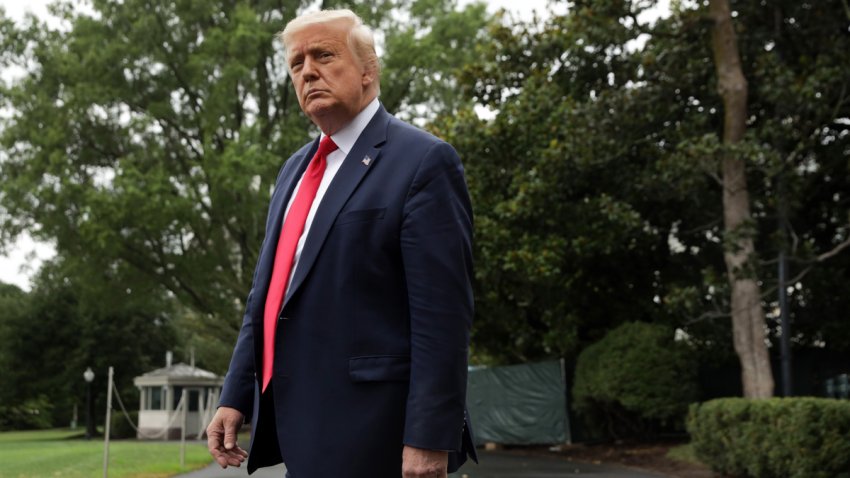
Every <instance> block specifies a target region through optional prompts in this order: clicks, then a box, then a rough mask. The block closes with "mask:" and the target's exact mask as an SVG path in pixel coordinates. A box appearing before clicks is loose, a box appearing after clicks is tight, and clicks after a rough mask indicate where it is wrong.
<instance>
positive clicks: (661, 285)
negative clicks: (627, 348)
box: [433, 0, 850, 363]
mask: <svg viewBox="0 0 850 478" xmlns="http://www.w3.org/2000/svg"><path fill="white" fill-rule="evenodd" d="M652 3H653V2H646V1H628V0H615V1H609V0H582V1H574V2H569V7H570V8H569V9H568V10H567V13H566V15H564V16H560V17H553V18H551V19H548V20H546V21H537V22H530V23H521V22H514V23H508V22H505V24H502V25H495V26H491V28H490V34H489V36H490V38H491V42H490V43H489V44H487V45H485V46H484V47H483V48H482V51H481V53H480V55H479V56H480V59H479V60H478V61H477V62H475V63H472V64H470V65H466V67H465V68H464V69H463V71H462V75H461V86H462V87H463V88H464V90H465V91H466V94H468V95H470V96H472V98H473V99H474V100H475V101H476V102H479V103H481V104H483V105H485V106H487V107H489V108H490V109H491V112H492V115H491V116H492V117H491V118H488V119H482V118H480V117H479V116H478V115H477V114H476V113H475V112H473V111H472V110H462V111H460V112H459V113H457V114H452V115H450V116H445V117H441V118H439V119H438V120H437V122H436V123H435V124H434V125H433V128H434V130H435V131H437V133H438V134H440V135H442V136H445V137H447V138H448V139H449V141H450V142H452V143H453V144H454V145H455V146H456V147H457V148H458V150H459V151H460V153H461V156H462V158H463V160H464V164H465V166H466V168H467V173H468V178H469V186H470V192H471V194H472V198H473V205H474V207H475V209H476V211H475V212H476V259H477V262H476V281H477V283H476V287H477V289H476V307H477V315H476V321H475V325H474V327H475V329H474V336H473V344H474V347H475V349H474V352H475V354H474V356H473V359H474V360H479V361H490V362H502V363H511V362H516V361H527V360H534V359H542V358H546V357H558V356H563V357H567V358H568V359H569V358H574V357H575V356H576V355H577V354H578V352H579V351H580V350H581V349H582V348H583V347H585V346H586V345H587V344H589V343H592V342H593V341H595V340H598V339H599V338H600V337H602V335H604V334H605V332H606V331H607V330H610V329H612V328H613V327H616V326H617V325H618V324H619V323H620V322H622V321H625V320H640V321H645V322H659V323H663V324H668V325H672V326H675V327H678V328H681V329H683V330H684V331H686V332H687V333H688V334H689V336H690V337H691V342H692V343H693V344H695V345H697V346H698V347H699V348H700V349H702V350H703V351H704V352H705V356H706V357H710V356H714V355H721V356H725V355H728V354H729V353H733V351H732V347H731V341H730V340H729V337H730V334H729V333H728V329H729V325H728V316H729V310H730V304H729V288H728V287H727V286H726V282H727V280H728V279H727V277H726V272H725V266H724V264H723V260H722V259H723V252H724V249H723V247H724V246H723V245H724V243H725V242H728V238H725V237H723V233H722V224H723V222H722V221H723V215H722V207H721V205H722V189H721V187H720V182H719V171H720V167H719V166H720V164H719V158H720V157H721V155H722V153H723V152H724V150H723V148H722V145H721V142H720V140H719V133H720V132H721V131H722V115H723V110H722V105H721V101H720V97H719V95H718V93H717V91H716V80H715V72H714V65H713V62H712V55H711V51H710V42H709V38H710V32H709V26H710V22H709V21H707V18H706V14H707V7H706V6H705V5H704V4H696V3H693V2H690V3H685V2H681V3H678V4H674V5H673V8H672V9H673V11H672V14H671V16H670V17H669V18H666V19H661V20H658V21H656V22H655V23H653V24H647V23H639V22H638V21H637V17H638V15H639V13H640V12H641V10H642V9H644V8H647V7H649V6H650V5H651V4H652ZM733 8H734V9H735V11H736V12H737V14H738V15H737V17H736V18H735V23H736V26H737V29H738V32H739V41H740V45H741V51H742V55H743V57H744V67H745V69H746V71H745V73H746V75H747V79H748V84H749V85H750V109H749V115H750V118H751V120H750V121H749V122H748V123H749V124H748V131H749V133H748V136H747V138H746V140H745V141H744V143H743V144H741V145H740V146H739V147H737V148H736V149H735V151H734V153H735V154H738V155H741V156H742V157H744V158H746V160H747V167H748V183H749V184H750V185H751V188H750V194H751V198H752V209H753V217H754V223H752V224H748V228H746V230H739V231H736V232H735V233H736V234H747V235H750V236H753V237H755V239H756V248H757V249H756V250H757V255H755V256H754V257H752V258H751V261H750V263H748V264H747V266H746V268H744V269H742V270H741V273H751V272H757V273H758V275H759V277H761V278H763V280H764V281H765V287H764V294H765V296H764V299H765V306H766V308H768V310H770V309H772V308H773V307H774V306H775V303H774V301H773V299H772V298H773V297H774V295H775V284H776V272H775V271H776V267H775V263H774V261H775V257H776V256H777V254H778V250H779V248H780V247H784V248H785V250H786V251H787V252H788V254H789V256H790V257H791V258H792V259H791V264H792V272H791V276H792V277H794V276H795V275H798V274H802V277H805V280H801V281H800V283H799V285H795V290H794V292H793V294H792V296H791V299H790V301H791V313H792V315H793V323H794V324H795V331H794V333H795V340H797V342H796V343H797V344H799V345H802V346H805V345H809V344H813V343H816V342H817V343H819V344H821V345H822V343H823V342H825V343H826V344H827V346H828V347H830V348H834V349H837V350H847V344H850V339H848V340H844V339H845V338H848V337H847V330H848V329H847V327H844V326H843V325H842V324H843V322H842V321H841V320H840V319H839V318H840V317H844V316H845V315H846V314H845V313H844V312H843V311H842V309H840V307H845V309H844V310H846V307H848V306H850V303H848V300H850V294H848V293H847V292H848V291H847V290H846V284H844V283H841V282H840V281H838V283H837V282H836V281H834V280H830V279H829V278H830V277H831V278H834V277H844V276H845V275H847V273H848V267H850V255H848V254H846V251H845V252H843V253H841V254H838V255H834V256H830V257H829V259H828V260H822V259H823V257H822V256H819V255H822V254H823V253H824V252H826V251H830V250H832V249H833V248H835V247H836V246H837V245H839V244H841V243H842V242H844V241H846V239H847V237H848V231H850V215H848V211H850V209H848V208H850V196H848V195H847V193H846V191H848V190H850V182H848V181H850V164H848V162H847V160H846V152H847V150H848V147H850V124H848V123H847V120H846V118H848V117H850V102H848V101H847V97H848V93H847V92H848V91H850V82H848V80H847V79H848V78H850V57H848V56H847V55H845V54H844V52H845V51H846V50H847V49H848V48H850V37H848V36H847V35H846V16H844V15H842V14H836V12H842V11H844V6H843V4H842V0H827V1H824V2H797V1H791V0H783V1H780V2H773V3H771V4H770V5H769V6H764V5H761V4H759V3H758V2H756V3H752V2H750V3H747V2H733ZM766 15H769V16H770V18H771V21H765V18H766ZM639 45H642V46H639ZM839 72H840V73H839ZM783 217H784V218H783ZM780 224H781V226H778V225H780ZM806 274H808V275H806ZM769 318H770V319H771V320H770V322H769V324H768V325H769V326H770V327H771V328H773V327H775V326H776V322H775V317H769ZM831 318H835V319H836V320H832V319H831ZM827 331H829V332H830V334H829V335H827V334H826V332H827ZM797 332H799V335H798V334H797ZM775 337H776V335H775V334H771V338H772V339H773V338H775Z"/></svg>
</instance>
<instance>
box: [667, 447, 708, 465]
mask: <svg viewBox="0 0 850 478" xmlns="http://www.w3.org/2000/svg"><path fill="white" fill-rule="evenodd" d="M667 458H670V459H671V460H676V461H683V462H685V463H690V464H692V465H703V466H705V465H704V464H703V462H701V461H699V458H697V455H696V453H695V452H694V447H693V446H692V445H691V444H690V443H686V444H684V445H679V446H675V447H673V448H671V449H670V451H668V452H667Z"/></svg>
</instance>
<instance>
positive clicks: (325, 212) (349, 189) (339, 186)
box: [283, 106, 390, 307]
mask: <svg viewBox="0 0 850 478" xmlns="http://www.w3.org/2000/svg"><path fill="white" fill-rule="evenodd" d="M389 119H390V116H389V114H388V113H387V112H386V110H384V107H383V106H381V107H380V108H379V109H378V111H377V112H376V113H375V116H374V117H373V118H372V120H371V121H370V122H369V124H368V125H367V126H366V129H364V130H363V132H362V133H361V134H360V137H359V138H358V139H357V142H355V143H354V147H352V148H351V151H350V152H349V153H348V155H347V156H346V157H345V160H343V162H342V165H341V166H340V168H339V171H337V173H336V175H335V176H334V178H333V181H331V184H330V186H329V187H328V190H327V192H326V193H325V196H324V197H323V198H322V202H321V203H320V204H319V208H318V209H317V210H316V215H315V217H314V218H313V223H312V224H311V225H310V232H309V233H308V235H307V240H306V241H304V249H303V250H302V251H301V257H300V258H299V259H298V265H296V267H295V275H294V276H293V277H292V283H291V284H290V285H289V289H288V290H287V291H286V297H285V298H284V301H283V306H284V307H286V303H287V302H288V301H289V299H290V298H291V297H292V296H293V294H294V293H295V292H296V291H297V290H298V288H299V287H300V286H301V284H302V283H303V282H304V279H305V278H306V277H307V275H308V274H309V272H310V269H311V268H312V267H313V263H315V261H316V257H318V255H319V251H320V250H321V249H322V245H323V244H324V243H325V239H326V238H327V236H328V233H329V232H330V229H331V226H332V225H333V223H334V221H336V217H337V215H338V214H339V211H340V210H341V209H342V207H343V206H344V205H345V203H346V202H347V201H348V198H349V197H350V196H351V194H352V193H353V192H354V190H355V189H357V185H358V184H360V181H361V180H362V179H363V177H364V176H366V173H367V172H368V171H369V170H370V169H371V168H373V167H375V163H376V162H377V161H378V159H379V154H380V151H381V150H380V145H382V144H383V143H384V142H385V141H386V138H387V123H388V122H389Z"/></svg>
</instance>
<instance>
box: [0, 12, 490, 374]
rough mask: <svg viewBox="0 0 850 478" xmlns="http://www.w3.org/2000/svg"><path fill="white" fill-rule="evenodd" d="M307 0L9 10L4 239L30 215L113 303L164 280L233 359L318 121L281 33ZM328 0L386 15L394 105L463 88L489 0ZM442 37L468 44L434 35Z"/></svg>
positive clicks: (187, 332) (169, 303) (0, 198)
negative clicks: (287, 164) (299, 157)
mask: <svg viewBox="0 0 850 478" xmlns="http://www.w3.org/2000/svg"><path fill="white" fill-rule="evenodd" d="M354 3H357V5H353V4H354ZM312 4H313V2H307V1H305V0H285V1H268V0H261V1H246V0H240V1H221V0H217V1H206V2H196V1H191V0H178V1H174V2H153V3H152V2H149V1H146V0H127V1H123V2H113V1H106V0H95V1H93V2H92V4H91V7H92V10H93V12H92V13H91V14H89V13H80V12H77V11H75V10H74V9H73V8H71V4H70V2H65V3H62V2H59V3H58V4H57V8H56V12H57V14H58V15H59V16H60V17H62V18H63V19H64V20H65V21H66V24H67V25H68V28H67V29H63V30H58V31H57V30H51V29H50V28H49V27H48V25H47V24H45V23H42V22H40V21H38V20H37V19H35V18H31V19H30V20H28V21H26V22H25V23H24V24H23V25H19V26H16V25H15V24H14V23H13V22H11V21H10V20H8V19H7V18H5V16H2V17H0V20H2V21H0V44H2V47H3V48H2V51H3V52H4V53H3V55H2V56H0V65H2V66H3V67H4V68H5V67H11V66H18V67H21V68H23V69H24V70H25V71H26V74H25V75H24V76H23V77H22V78H20V79H19V80H16V81H13V82H11V83H9V84H3V85H0V107H3V108H4V109H6V108H8V110H9V111H14V112H15V113H14V114H12V115H8V116H7V115H4V117H3V119H2V120H0V121H2V125H0V126H2V128H1V129H2V132H0V148H2V157H0V159H2V160H0V183H2V189H0V225H2V226H0V231H2V237H0V242H5V241H8V240H10V239H11V238H12V237H13V236H14V234H15V233H16V232H18V231H21V230H28V231H30V232H31V233H32V234H34V235H35V236H37V237H38V238H40V239H44V240H51V241H52V242H53V243H55V245H56V248H57V253H58V254H59V256H60V257H61V258H63V260H66V261H72V262H77V263H80V264H82V265H80V267H79V268H78V270H80V269H83V268H85V269H86V270H88V271H89V272H90V273H91V274H92V275H95V276H97V277H98V279H97V280H96V281H95V282H94V284H96V285H97V287H98V288H96V287H94V286H92V287H88V292H87V293H90V294H91V295H92V296H96V297H98V298H99V299H100V300H103V301H104V302H110V301H111V302H118V303H120V302H121V301H124V300H128V301H131V302H136V303H138V302H141V301H144V300H145V297H150V296H153V297H156V298H157V301H158V305H159V306H161V308H159V309H155V308H153V307H154V305H155V304H154V303H153V302H148V303H147V307H148V309H147V310H146V314H148V315H149V316H156V315H168V314H170V313H171V312H173V311H174V307H175V306H174V302H177V304H178V305H177V313H178V314H179V315H180V317H181V319H180V320H181V325H182V326H183V327H184V328H185V329H184V330H183V331H182V332H181V333H182V336H181V340H182V341H183V342H184V343H186V344H187V345H189V346H194V347H195V349H196V350H197V352H198V353H197V355H198V361H199V363H201V364H204V365H205V366H206V367H207V368H210V369H212V370H215V371H219V372H223V371H224V370H225V369H226V366H227V363H228V359H229V355H230V351H231V350H232V346H233V340H234V337H235V336H236V335H237V333H238V329H239V326H240V325H241V314H242V312H243V308H244V300H245V298H246V296H247V294H248V291H249V289H250V287H251V277H252V273H253V269H254V266H255V263H256V260H257V254H258V251H259V248H260V245H261V242H262V240H263V237H264V235H265V231H264V227H265V219H266V211H267V208H268V200H269V197H270V193H271V189H272V186H273V184H274V181H275V178H276V177H277V173H278V171H279V169H280V168H281V166H282V162H283V161H284V160H285V159H286V158H287V157H289V155H290V154H291V153H292V152H294V151H295V150H296V149H298V147H300V146H301V145H302V144H303V143H304V142H305V141H307V140H308V139H309V137H310V135H311V134H314V133H315V130H314V128H313V127H311V126H310V124H309V122H308V121H307V119H306V117H305V116H304V115H303V114H302V113H301V111H300V108H299V106H298V102H297V100H296V97H295V94H294V92H293V91H292V87H291V85H290V82H289V77H288V76H287V74H286V68H285V65H284V60H283V55H282V51H281V48H280V45H279V42H278V41H277V40H276V38H275V35H276V33H277V32H279V31H280V30H282V28H283V27H284V25H285V24H286V22H288V21H289V20H290V19H291V18H292V17H293V16H294V15H295V13H296V12H297V11H299V10H302V9H303V7H305V6H307V5H312ZM325 6H326V7H331V6H351V7H352V8H354V9H355V10H357V11H358V12H359V13H361V14H362V15H363V16H364V18H365V19H366V21H367V22H368V23H370V24H373V25H377V26H384V27H387V29H386V30H385V32H386V34H385V35H384V36H383V40H384V42H385V45H386V54H385V57H384V62H385V65H386V68H385V77H384V81H383V88H384V91H386V92H387V100H389V101H390V103H391V104H388V105H387V106H388V107H389V108H390V109H391V110H395V109H403V110H404V109H406V110H410V111H416V109H417V107H419V106H425V107H428V106H431V107H437V106H436V105H447V107H449V106H448V105H451V107H454V106H456V105H458V104H461V103H463V101H464V100H462V99H461V98H460V95H459V94H457V93H456V91H457V89H456V88H452V87H451V86H450V82H448V81H442V80H441V79H444V78H449V77H450V76H451V72H452V71H453V69H454V68H456V67H457V65H459V64H461V63H464V62H466V61H468V60H469V58H470V57H471V55H472V54H473V53H472V52H474V51H475V47H474V44H475V43H476V42H477V41H479V40H480V35H477V34H476V33H475V32H477V31H479V30H480V29H481V27H482V25H484V24H485V23H486V22H487V15H486V12H485V9H484V7H483V6H482V5H472V6H469V7H467V8H465V9H464V10H462V11H455V7H456V2H455V1H450V0H418V1H407V0H383V1H375V2H369V3H363V2H343V1H338V2H331V1H328V2H325ZM405 17H406V18H407V20H409V21H406V22H401V21H399V20H397V19H398V18H405ZM425 29H427V30H428V33H427V34H425V35H424V36H422V37H417V35H419V34H420V33H421V32H422V31H424V30H425ZM415 37H416V38H415ZM443 43H446V44H454V45H456V48H454V49H450V50H443V49H439V48H432V47H433V46H435V45H438V44H443ZM441 107H442V106H441ZM77 279H78V280H77V284H78V285H82V284H84V283H85V282H86V281H87V280H88V279H87V277H86V278H83V276H80V277H78V278H77ZM171 298H173V299H174V300H170V299H171Z"/></svg>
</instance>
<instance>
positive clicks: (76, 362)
mask: <svg viewBox="0 0 850 478" xmlns="http://www.w3.org/2000/svg"><path fill="white" fill-rule="evenodd" d="M103 290H111V291H112V294H111V295H110V296H103V295H102V293H101V292H99V291H103ZM137 292H139V293H137V294H130V293H128V291H127V290H126V289H123V290H122V289H116V288H115V286H114V285H111V284H109V283H108V279H107V278H105V277H102V276H99V275H98V274H95V273H93V272H92V271H91V270H90V269H87V268H85V264H80V263H77V262H73V261H55V262H52V263H48V264H46V265H45V266H44V267H43V268H42V269H41V271H40V273H39V275H38V276H37V277H36V278H35V282H34V288H33V291H32V292H30V293H29V294H27V295H26V296H24V297H23V299H22V300H21V301H20V307H19V308H18V309H16V310H15V311H14V313H13V314H7V315H5V316H2V317H0V325H2V333H3V336H2V337H0V338H2V339H3V350H4V354H3V355H2V356H0V359H2V361H0V370H2V371H3V373H2V374H0V390H2V394H3V395H2V398H3V401H2V403H3V404H4V406H6V405H7V406H9V407H13V408H14V407H21V406H23V405H24V404H26V403H27V402H29V401H31V400H33V399H36V398H38V397H45V399H46V400H47V401H48V403H49V404H50V405H51V406H52V407H53V412H52V413H50V414H41V415H40V416H41V417H42V419H43V420H44V421H45V423H44V425H45V426H59V425H66V424H68V423H69V422H70V420H71V415H72V410H73V408H74V405H76V406H77V409H78V412H79V413H80V414H81V416H84V415H85V400H86V398H85V397H86V383H85V382H84V380H83V372H84V371H85V370H86V368H87V367H91V368H92V370H93V371H94V372H95V379H94V382H92V397H93V400H94V401H95V404H97V405H96V407H95V409H97V410H103V409H104V408H103V407H105V403H103V402H102V399H104V398H105V396H104V395H105V391H106V379H107V370H108V367H110V366H112V367H114V368H115V381H116V387H118V390H119V391H120V392H121V395H122V397H123V398H124V399H125V400H127V402H128V403H127V406H128V407H131V408H132V407H133V406H135V405H134V404H135V403H137V401H138V389H136V387H134V386H133V383H132V380H133V378H134V377H135V376H137V375H140V374H141V373H143V372H147V371H150V370H151V369H153V368H155V367H156V366H159V365H160V364H161V363H162V362H163V357H164V356H165V351H166V350H169V349H172V348H173V346H174V343H175V339H176V336H175V333H174V330H173V328H172V326H173V324H172V317H171V316H170V315H169V314H168V313H167V312H165V311H168V310H169V308H168V304H167V303H162V302H161V299H159V298H158V297H157V295H155V294H148V293H145V291H144V290H141V291H137ZM140 337H143V340H140V339H139V338H140ZM99 416H100V414H96V415H95V417H99Z"/></svg>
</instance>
